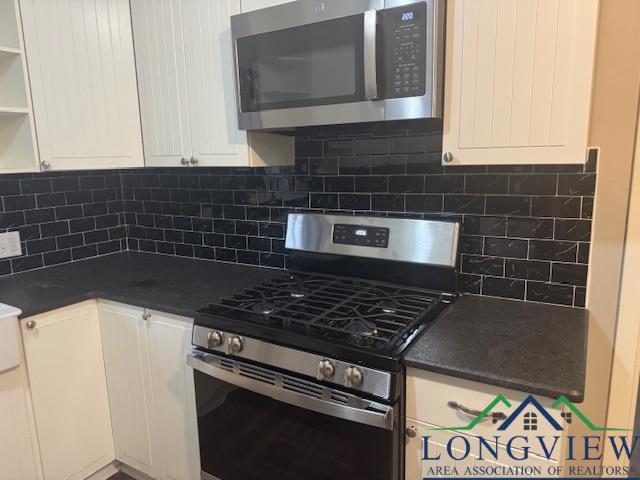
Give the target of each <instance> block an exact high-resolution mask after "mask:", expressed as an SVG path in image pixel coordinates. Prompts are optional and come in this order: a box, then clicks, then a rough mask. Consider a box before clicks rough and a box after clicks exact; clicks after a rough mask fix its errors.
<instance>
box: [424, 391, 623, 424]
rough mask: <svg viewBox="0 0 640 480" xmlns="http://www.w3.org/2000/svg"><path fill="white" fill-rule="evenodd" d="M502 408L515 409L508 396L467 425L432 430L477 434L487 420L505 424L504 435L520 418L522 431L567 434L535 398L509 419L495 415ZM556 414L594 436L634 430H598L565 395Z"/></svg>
mask: <svg viewBox="0 0 640 480" xmlns="http://www.w3.org/2000/svg"><path fill="white" fill-rule="evenodd" d="M448 405H449V406H450V407H451V408H455V409H456V410H463V411H464V409H462V408H461V406H460V405H459V404H458V403H457V402H449V403H448ZM498 406H501V407H502V408H504V407H506V408H509V409H510V408H512V404H511V402H510V401H509V400H508V399H507V398H506V397H505V396H504V395H497V396H496V398H494V399H493V400H492V401H491V402H490V403H489V404H488V405H487V406H486V407H485V408H484V410H482V411H481V412H480V413H479V414H477V415H476V416H475V418H473V419H472V420H471V422H469V423H468V424H467V425H459V426H455V427H433V428H430V430H449V431H450V430H460V431H465V430H473V429H474V428H475V427H476V426H477V425H478V424H479V423H480V422H482V421H483V420H489V419H490V420H491V421H492V423H494V424H498V422H499V421H501V420H503V419H504V421H503V422H502V423H501V424H500V425H499V426H498V428H497V430H498V431H504V430H506V429H508V428H509V427H510V426H511V425H512V424H513V422H515V421H516V420H517V419H518V418H519V417H522V429H523V430H525V431H530V432H535V431H537V430H538V426H539V425H540V421H546V422H548V423H549V425H551V427H552V428H553V429H554V430H555V431H557V432H561V431H563V430H564V428H563V427H562V425H560V423H558V420H556V419H555V418H553V416H551V414H550V413H549V412H548V411H547V409H546V408H544V407H543V406H542V405H541V404H540V402H538V400H536V399H535V397H534V396H533V395H529V396H527V397H526V398H525V399H524V400H523V401H522V403H520V404H519V405H518V406H517V408H516V409H515V410H514V411H513V412H512V413H511V415H509V416H508V417H507V416H506V414H505V413H503V412H495V411H494V408H496V407H498ZM551 409H552V411H558V412H560V413H559V414H560V416H561V417H562V420H560V422H562V421H564V422H565V423H567V424H571V423H572V422H573V419H574V418H576V419H577V420H580V421H581V422H582V423H583V424H584V425H585V426H586V427H587V428H588V429H589V430H591V431H593V432H603V431H606V430H610V431H621V432H622V431H632V430H633V429H628V428H613V427H607V426H605V427H598V426H596V425H594V424H593V423H592V422H591V421H590V420H589V419H588V418H587V417H586V416H585V415H584V413H582V412H581V411H580V410H579V409H578V407H576V406H575V405H574V404H573V403H571V402H570V401H569V399H567V397H565V396H564V395H562V396H560V397H559V398H558V399H557V400H556V401H555V402H553V404H552V405H551Z"/></svg>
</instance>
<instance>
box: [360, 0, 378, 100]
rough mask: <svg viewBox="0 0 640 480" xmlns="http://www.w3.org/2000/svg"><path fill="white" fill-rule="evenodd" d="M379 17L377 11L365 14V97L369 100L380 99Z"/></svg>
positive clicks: (368, 11)
mask: <svg viewBox="0 0 640 480" xmlns="http://www.w3.org/2000/svg"><path fill="white" fill-rule="evenodd" d="M377 17H378V15H377V12H376V11H375V10H367V11H366V12H364V62H363V64H364V96H365V98H366V99H367V100H376V99H377V98H378V75H377V65H376V59H377V53H376V44H377V37H378V31H377V29H378V25H377V21H378V18H377Z"/></svg>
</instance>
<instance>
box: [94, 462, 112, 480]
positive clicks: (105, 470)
mask: <svg viewBox="0 0 640 480" xmlns="http://www.w3.org/2000/svg"><path fill="white" fill-rule="evenodd" d="M118 467H119V462H111V463H110V464H109V465H107V466H106V467H102V468H101V469H100V470H98V471H97V472H96V473H94V474H93V475H90V476H89V477H87V479H86V480H107V479H108V478H110V477H112V476H113V475H115V474H116V473H118V472H119V471H120V468H118Z"/></svg>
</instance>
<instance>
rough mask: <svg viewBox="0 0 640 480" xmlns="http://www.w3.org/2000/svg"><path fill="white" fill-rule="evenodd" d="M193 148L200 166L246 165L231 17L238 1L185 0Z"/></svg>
mask: <svg viewBox="0 0 640 480" xmlns="http://www.w3.org/2000/svg"><path fill="white" fill-rule="evenodd" d="M180 4H181V8H182V21H183V37H184V42H185V45H184V48H185V60H186V71H187V85H188V87H187V90H188V94H189V102H188V103H189V124H190V126H191V147H192V148H191V150H192V152H193V157H194V158H195V159H196V160H197V162H198V163H197V165H201V166H204V165H210V166H246V165H248V161H249V160H248V148H247V135H246V132H243V131H240V130H238V120H237V113H236V100H235V98H236V94H235V86H234V73H233V70H234V64H235V62H234V60H233V54H232V51H233V49H232V41H231V26H230V16H231V15H234V14H236V13H240V0H182V1H181V2H180Z"/></svg>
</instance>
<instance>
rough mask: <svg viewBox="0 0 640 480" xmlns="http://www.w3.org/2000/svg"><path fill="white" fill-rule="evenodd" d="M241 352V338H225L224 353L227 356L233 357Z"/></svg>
mask: <svg viewBox="0 0 640 480" xmlns="http://www.w3.org/2000/svg"><path fill="white" fill-rule="evenodd" d="M241 350H242V338H240V337H238V336H236V335H234V336H233V337H229V338H227V343H226V348H225V351H226V353H227V355H235V354H236V353H240V351H241Z"/></svg>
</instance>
